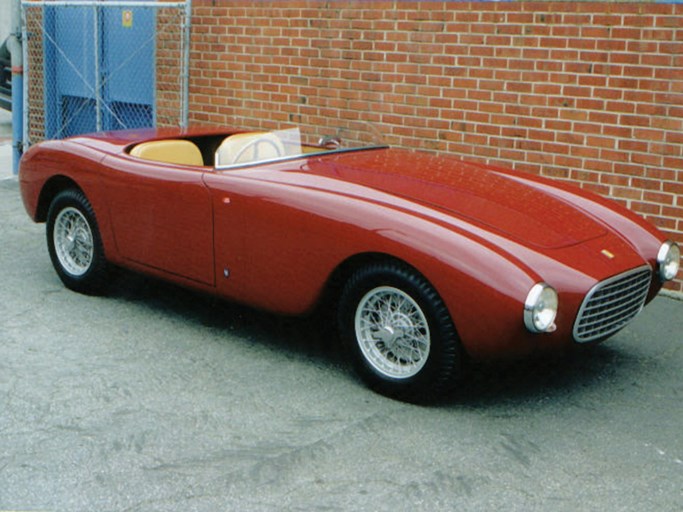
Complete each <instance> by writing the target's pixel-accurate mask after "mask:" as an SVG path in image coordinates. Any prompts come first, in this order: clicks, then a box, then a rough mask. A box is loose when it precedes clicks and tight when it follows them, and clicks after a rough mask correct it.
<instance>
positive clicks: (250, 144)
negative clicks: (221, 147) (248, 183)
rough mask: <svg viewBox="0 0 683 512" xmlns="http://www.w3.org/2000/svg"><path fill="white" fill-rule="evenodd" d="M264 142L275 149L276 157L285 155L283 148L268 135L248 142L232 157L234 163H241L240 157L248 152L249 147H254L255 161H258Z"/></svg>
mask: <svg viewBox="0 0 683 512" xmlns="http://www.w3.org/2000/svg"><path fill="white" fill-rule="evenodd" d="M262 144H266V145H268V146H270V147H271V148H273V149H274V150H275V157H273V158H277V157H281V156H283V154H282V149H281V148H280V147H279V146H278V145H277V144H276V143H275V142H274V141H273V140H271V139H268V138H266V137H259V138H257V139H254V140H251V141H249V142H247V143H246V144H245V145H244V147H242V149H240V150H239V151H238V152H237V154H236V155H235V157H234V158H233V159H232V162H231V163H233V164H236V163H239V160H240V158H242V155H244V153H246V152H247V150H248V149H251V148H252V147H253V148H254V161H258V159H259V146H261V145H262Z"/></svg>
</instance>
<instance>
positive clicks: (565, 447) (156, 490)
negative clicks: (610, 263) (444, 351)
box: [0, 141, 683, 512]
mask: <svg viewBox="0 0 683 512" xmlns="http://www.w3.org/2000/svg"><path fill="white" fill-rule="evenodd" d="M2 144H3V143H2V141H0V151H2V153H3V155H5V156H3V157H1V158H0V166H2V165H6V164H5V163H4V162H6V161H7V160H6V152H7V151H6V144H5V145H4V146H3V145H2ZM3 148H4V149H3ZM3 158H4V159H3ZM3 171H4V174H3V175H2V176H0V178H1V179H0V216H1V220H0V276H1V277H0V279H1V280H2V281H1V286H0V510H24V511H29V510H30V511H84V512H85V511H140V512H143V511H144V512H146V511H182V512H187V511H207V512H208V511H211V512H214V511H222V510H236V511H299V510H329V511H337V510H340V511H346V510H348V511H361V510H371V511H392V512H397V511H403V510H406V511H407V510H410V511H416V510H425V511H427V510H428V511H453V510H458V511H470V510H471V511H493V510H506V511H517V510H519V511H536V510H539V511H545V510H548V511H571V512H577V511H594V510H595V511H638V512H641V511H658V512H666V511H672V512H673V511H680V510H683V437H682V436H681V432H683V430H682V428H683V427H682V425H683V405H682V403H683V379H682V378H681V375H683V349H682V347H683V302H681V301H678V300H675V299H672V298H668V297H659V298H657V299H656V300H655V301H654V302H653V303H652V304H651V305H650V307H649V308H647V309H646V310H645V311H644V312H643V313H642V314H641V315H640V316H639V317H638V318H637V319H636V321H635V322H634V323H633V324H632V325H631V326H629V327H628V328H626V329H625V330H623V331H622V332H621V333H619V334H618V335H616V336H615V337H613V338H612V339H611V340H609V341H608V342H606V343H604V344H602V345H600V346H597V347H595V348H592V349H590V350H585V351H581V352H580V353H577V354H574V355H571V356H568V357H565V358H561V359H558V360H542V361H530V362H526V363H519V364H515V365H508V366H497V367H482V368H477V369H476V371H474V372H473V374H472V375H471V377H470V379H469V380H468V381H467V382H465V383H463V385H462V386H461V388H460V389H459V390H458V391H457V392H456V393H455V394H454V395H452V396H449V397H446V398H445V399H444V400H443V401H442V402H441V403H438V404H435V405H432V406H428V407H419V406H415V405H408V404H405V403H401V402H397V401H392V400H389V399H386V398H383V397H381V396H378V395H376V394H374V393H372V392H371V391H369V390H367V389H366V388H365V387H363V385H362V384H361V383H360V382H359V381H358V380H357V379H356V378H355V377H354V375H353V374H352V373H351V371H350V370H349V368H348V367H347V366H346V363H345V362H344V358H343V357H342V355H341V354H340V352H339V349H338V348H337V345H336V344H335V343H334V339H333V338H332V337H331V336H330V335H329V330H328V329H326V328H325V325H324V324H322V325H321V323H320V322H311V321H308V320H290V319H282V318H278V317H275V316H272V315H267V314H264V313H260V312H257V311H253V310H250V309H247V308H243V307H240V306H236V305H233V304H228V303H225V302H221V301H217V300H214V299H211V298H209V297H205V296H202V295H197V294H194V293H192V292H189V291H186V290H183V289H180V288H176V287H174V286H170V285H167V284H164V283H160V282H158V281H155V280H152V279H148V278H145V277H141V276H138V275H134V274H129V273H122V274H121V275H120V276H119V277H118V279H117V281H116V284H115V285H114V287H113V290H112V292H111V293H110V294H109V295H108V296H106V297H86V296H83V295H78V294H76V293H73V292H71V291H68V290H66V289H65V288H64V287H63V286H62V285H61V283H60V281H59V280H58V278H57V276H56V274H55V273H54V271H53V270H52V267H51V265H50V262H49V257H48V254H47V249H46V246H45V234H44V226H43V225H35V224H33V223H32V222H31V221H30V220H29V218H28V217H27V216H26V214H25V212H24V210H23V206H22V205H21V201H20V198H19V192H18V184H17V181H16V178H13V177H12V176H11V172H7V170H6V169H3Z"/></svg>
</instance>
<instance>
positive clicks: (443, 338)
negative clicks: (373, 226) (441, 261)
mask: <svg viewBox="0 0 683 512" xmlns="http://www.w3.org/2000/svg"><path fill="white" fill-rule="evenodd" d="M384 306H386V308H385V307H384ZM338 321H339V330H340V334H341V337H342V342H343V344H344V346H345V349H346V352H347V353H348V355H349V356H350V358H351V362H352V364H353V366H354V368H355V369H356V371H357V372H358V374H359V376H360V377H361V379H362V380H363V381H364V382H365V383H366V384H367V385H368V386H369V387H370V388H372V389H374V390H375V391H377V392H379V393H381V394H383V395H386V396H389V397H392V398H396V399H400V400H405V401H409V402H416V403H424V402H430V401H433V400H435V399H438V398H440V397H442V396H443V395H444V394H445V393H446V392H448V391H450V390H451V389H452V388H453V386H454V385H455V382H456V379H457V377H458V376H459V374H460V367H461V362H462V353H461V348H460V341H459V339H458V335H457V333H456V330H455V326H454V324H453V321H452V320H451V317H450V314H449V312H448V309H447V308H446V306H445V304H444V303H443V301H442V300H441V298H440V297H439V295H438V293H437V292H436V291H435V290H434V288H433V287H432V286H431V285H430V284H429V283H428V282H427V280H426V279H425V278H424V277H423V276H421V275H420V274H419V273H418V272H416V271H415V270H413V269H412V268H411V267H409V266H407V265H403V264H401V263H399V262H385V263H377V264H372V265H368V266H366V267H363V268H361V269H359V270H357V271H356V272H355V273H353V274H352V275H351V277H350V279H349V280H348V281H347V283H346V285H345V286H344V289H343V291H342V294H341V298H340V304H339V311H338Z"/></svg>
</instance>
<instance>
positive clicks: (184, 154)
mask: <svg viewBox="0 0 683 512" xmlns="http://www.w3.org/2000/svg"><path fill="white" fill-rule="evenodd" d="M130 154H131V155H132V156H136V157H138V158H144V159H145V160H154V161H156V162H165V163H169V164H178V165H204V160H203V159H202V153H201V152H200V151H199V148H198V147H197V145H196V144H195V143H194V142H191V141H189V140H184V139H167V140H153V141H150V142H143V143H142V144H138V145H137V146H135V147H134V148H133V149H132V150H131V152H130Z"/></svg>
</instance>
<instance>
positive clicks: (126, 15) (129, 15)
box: [121, 11, 133, 28]
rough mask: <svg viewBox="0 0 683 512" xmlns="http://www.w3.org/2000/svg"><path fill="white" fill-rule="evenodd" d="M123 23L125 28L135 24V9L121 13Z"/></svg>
mask: <svg viewBox="0 0 683 512" xmlns="http://www.w3.org/2000/svg"><path fill="white" fill-rule="evenodd" d="M121 25H123V26H124V28H131V27H132V26H133V11H123V13H122V14H121Z"/></svg>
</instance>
